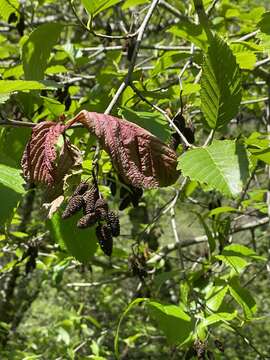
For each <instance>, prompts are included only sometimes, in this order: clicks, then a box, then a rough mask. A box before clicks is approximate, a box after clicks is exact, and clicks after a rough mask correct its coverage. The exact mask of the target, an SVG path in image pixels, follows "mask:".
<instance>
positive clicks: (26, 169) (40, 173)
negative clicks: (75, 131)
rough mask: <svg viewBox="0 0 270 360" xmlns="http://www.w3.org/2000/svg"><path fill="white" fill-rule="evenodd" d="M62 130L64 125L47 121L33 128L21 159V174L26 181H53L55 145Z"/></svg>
mask: <svg viewBox="0 0 270 360" xmlns="http://www.w3.org/2000/svg"><path fill="white" fill-rule="evenodd" d="M64 131H65V125H63V124H59V123H54V122H47V121H44V122H41V123H40V124H38V125H36V126H35V127H34V128H33V130H32V135H31V138H30V141H29V142H28V144H27V146H26V148H25V151H24V153H23V157H22V161H21V165H22V169H23V175H24V177H25V178H26V180H27V181H29V182H35V183H37V182H41V183H44V184H47V185H52V184H53V183H54V181H55V172H56V165H55V163H54V162H55V160H56V156H57V154H56V149H55V145H56V143H57V141H58V139H59V136H60V135H61V134H62V133H63V132H64Z"/></svg>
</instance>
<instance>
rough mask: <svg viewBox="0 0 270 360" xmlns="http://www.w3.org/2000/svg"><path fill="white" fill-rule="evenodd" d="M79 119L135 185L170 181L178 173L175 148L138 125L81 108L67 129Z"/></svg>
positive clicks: (153, 186)
mask: <svg viewBox="0 0 270 360" xmlns="http://www.w3.org/2000/svg"><path fill="white" fill-rule="evenodd" d="M77 122H80V123H81V124H83V125H84V126H86V127H87V128H88V129H89V131H90V132H91V133H93V134H95V135H96V136H97V138H98V139H99V141H100V143H101V146H102V147H103V148H104V149H105V150H106V151H107V152H108V153H109V155H110V156H111V159H112V162H113V164H114V166H115V168H116V170H117V171H118V173H119V175H121V177H122V178H123V179H124V180H125V181H126V182H127V183H130V184H132V185H133V186H135V187H144V188H155V187H159V186H168V185H171V184H173V183H174V182H175V181H176V180H177V178H178V176H179V172H178V171H177V170H176V166H177V156H176V153H175V151H174V150H172V149H171V148H169V147H168V146H167V145H166V144H164V143H163V142H162V141H160V140H159V139H158V138H157V137H156V136H154V135H153V134H151V133H150V132H148V131H147V130H145V129H143V128H141V127H140V126H138V125H136V124H134V123H131V122H129V121H126V120H122V119H119V118H117V117H114V116H111V115H106V114H99V113H96V112H88V111H86V110H82V111H81V112H80V113H79V114H78V115H77V116H76V117H75V118H74V119H72V120H70V121H69V122H68V124H67V128H68V127H69V126H71V125H72V124H74V123H77Z"/></svg>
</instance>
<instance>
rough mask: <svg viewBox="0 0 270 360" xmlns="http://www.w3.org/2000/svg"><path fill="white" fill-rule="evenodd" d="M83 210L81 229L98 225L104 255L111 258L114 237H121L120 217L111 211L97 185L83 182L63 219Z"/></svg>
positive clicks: (68, 205)
mask: <svg viewBox="0 0 270 360" xmlns="http://www.w3.org/2000/svg"><path fill="white" fill-rule="evenodd" d="M81 209H83V214H84V215H83V217H81V218H80V220H79V221H78V223H77V227H78V228H80V229H86V228H88V227H90V226H94V225H96V224H98V225H97V227H96V235H97V239H98V242H99V245H100V247H101V249H102V251H103V252H104V254H106V255H108V256H110V255H111V254H112V249H113V237H115V236H118V235H120V223H119V217H118V215H117V214H116V213H115V212H114V211H112V210H109V207H108V203H107V202H106V200H105V199H104V198H103V197H102V195H101V194H100V192H99V190H98V186H97V185H95V184H89V183H88V182H81V183H80V184H79V185H78V186H77V188H76V189H75V191H74V193H73V195H72V196H71V197H70V199H69V201H68V204H67V206H66V208H65V210H64V211H63V213H62V219H67V218H69V217H70V216H72V215H73V214H75V213H76V212H77V211H79V210H81Z"/></svg>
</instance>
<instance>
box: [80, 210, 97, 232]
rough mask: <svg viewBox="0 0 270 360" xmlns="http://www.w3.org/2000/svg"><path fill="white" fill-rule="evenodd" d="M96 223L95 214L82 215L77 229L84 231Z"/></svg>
mask: <svg viewBox="0 0 270 360" xmlns="http://www.w3.org/2000/svg"><path fill="white" fill-rule="evenodd" d="M96 222H97V217H96V214H95V213H89V214H86V215H84V216H83V217H82V218H80V220H79V221H78V222H77V227H78V228H80V229H85V228H87V227H89V226H92V225H94V224H95V223H96Z"/></svg>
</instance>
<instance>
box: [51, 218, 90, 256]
mask: <svg viewBox="0 0 270 360" xmlns="http://www.w3.org/2000/svg"><path fill="white" fill-rule="evenodd" d="M81 216H82V214H80V213H77V214H75V215H73V216H71V217H70V218H69V219H66V220H62V219H61V216H60V214H59V211H58V212H57V213H55V214H54V216H53V217H52V219H51V220H50V221H49V223H48V225H49V228H50V230H51V233H52V236H53V238H54V240H55V241H56V242H58V243H59V244H60V245H62V246H63V245H64V246H65V247H66V249H67V250H68V251H69V253H70V254H71V255H72V256H74V257H75V258H76V259H77V260H79V261H81V262H82V263H87V262H89V260H90V259H91V257H92V256H93V255H94V253H95V252H96V250H97V238H96V233H95V227H94V226H93V227H90V228H88V229H79V228H77V225H76V224H77V222H78V220H79V219H80V217H81Z"/></svg>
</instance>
